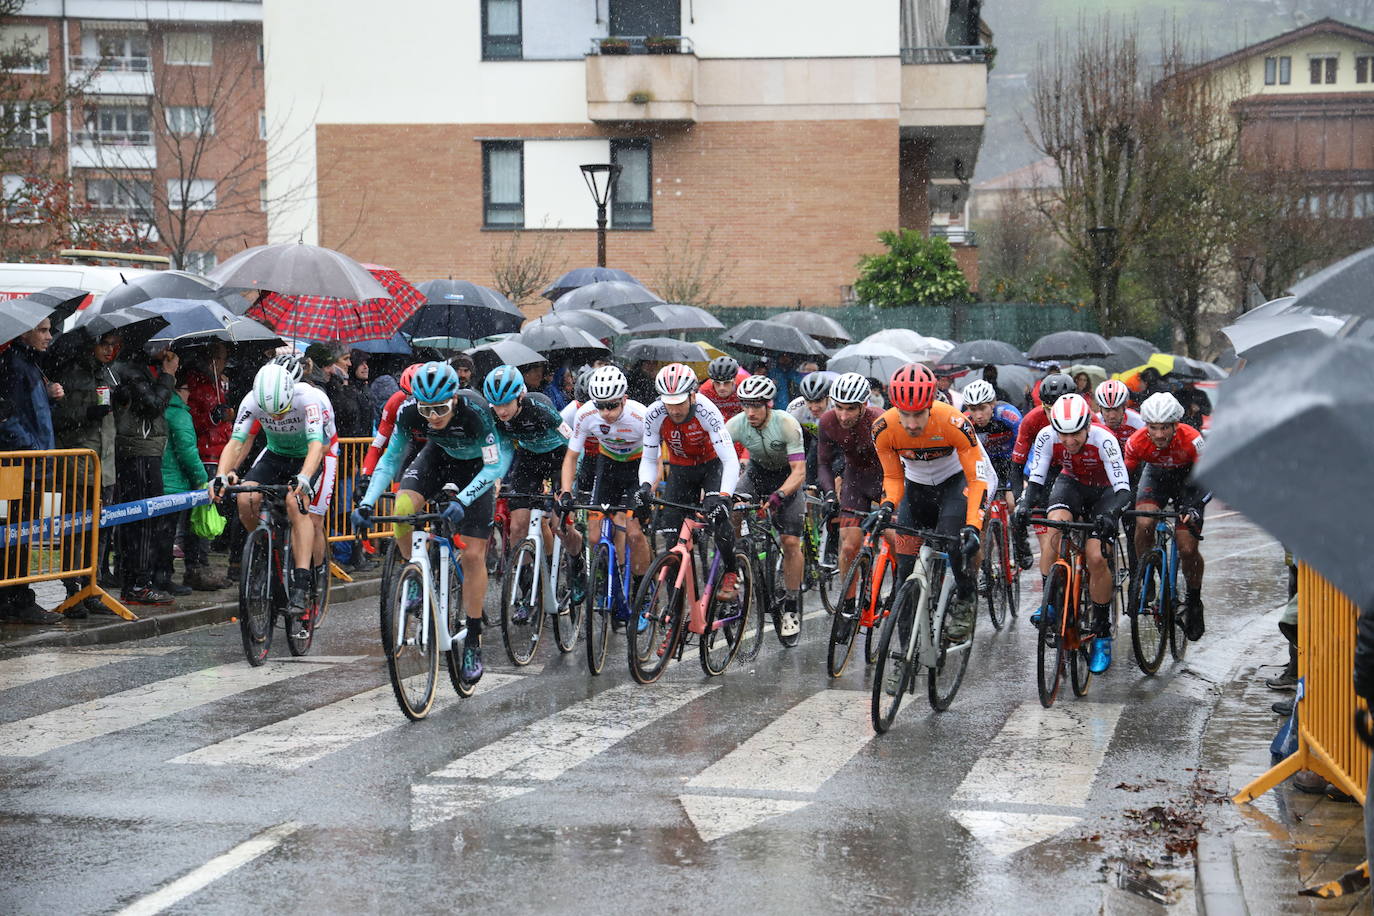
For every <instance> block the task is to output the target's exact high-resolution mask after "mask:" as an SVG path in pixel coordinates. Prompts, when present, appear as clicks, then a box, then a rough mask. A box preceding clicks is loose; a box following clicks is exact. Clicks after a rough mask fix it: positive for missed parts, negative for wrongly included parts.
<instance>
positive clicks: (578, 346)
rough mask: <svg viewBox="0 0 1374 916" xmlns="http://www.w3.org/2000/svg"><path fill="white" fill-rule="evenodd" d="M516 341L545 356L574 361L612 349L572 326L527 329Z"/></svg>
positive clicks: (548, 325)
mask: <svg viewBox="0 0 1374 916" xmlns="http://www.w3.org/2000/svg"><path fill="white" fill-rule="evenodd" d="M514 339H515V340H517V341H519V342H520V343H522V344H524V345H525V346H527V347H529V348H530V349H531V350H537V351H538V352H540V353H542V354H544V355H545V356H552V355H553V354H555V353H558V354H561V355H564V356H567V357H568V358H574V359H575V358H577V357H578V356H582V357H590V356H591V355H592V354H596V353H608V352H610V349H611V348H610V347H608V346H606V345H605V344H603V343H602V342H601V341H599V340H597V339H596V338H595V337H593V336H592V335H591V334H588V333H587V332H586V331H584V330H582V329H581V328H574V327H572V326H570V325H558V324H546V325H543V326H541V327H537V328H526V329H525V330H523V331H521V332H520V333H519V334H518V335H516V337H515V338H514Z"/></svg>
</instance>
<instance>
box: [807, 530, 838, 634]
mask: <svg viewBox="0 0 1374 916" xmlns="http://www.w3.org/2000/svg"><path fill="white" fill-rule="evenodd" d="M819 515H820V514H819V513H815V515H814V516H813V520H812V526H813V529H814V530H815V531H816V532H817V534H816V540H815V542H814V543H812V541H811V539H810V538H807V545H808V546H807V549H808V551H809V555H808V556H807V562H806V568H807V570H808V573H809V574H810V575H811V576H812V577H813V578H814V580H815V582H816V591H818V592H820V595H821V607H823V608H825V612H826V613H827V614H833V613H835V609H836V608H837V607H838V606H839V603H840V595H841V594H843V592H841V591H840V590H839V588H840V567H839V566H838V565H837V564H836V563H827V562H826V559H825V555H824V549H823V547H822V538H821V532H824V530H825V522H824V521H822V520H821V519H820V517H819Z"/></svg>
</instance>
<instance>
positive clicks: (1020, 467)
mask: <svg viewBox="0 0 1374 916" xmlns="http://www.w3.org/2000/svg"><path fill="white" fill-rule="evenodd" d="M1077 387H1078V386H1077V385H1075V384H1074V381H1073V379H1071V378H1069V377H1068V376H1067V375H1065V374H1064V373H1062V372H1059V373H1055V374H1053V375H1047V376H1045V377H1044V378H1042V379H1041V380H1040V384H1039V385H1037V386H1036V387H1035V391H1036V393H1038V394H1039V395H1040V403H1039V404H1037V405H1036V406H1035V407H1032V408H1031V409H1030V410H1028V411H1026V415H1025V416H1023V417H1022V418H1021V425H1020V426H1019V427H1018V428H1017V430H1016V444H1015V445H1014V446H1012V449H1011V466H1012V473H1013V474H1020V475H1021V477H1022V479H1023V480H1024V478H1025V476H1026V473H1027V472H1026V467H1027V462H1029V461H1030V459H1031V457H1032V455H1031V453H1032V452H1033V451H1034V448H1035V442H1036V439H1037V437H1039V435H1040V431H1041V430H1043V429H1044V428H1045V427H1047V426H1049V425H1050V408H1052V407H1053V406H1054V402H1055V401H1057V400H1058V399H1059V398H1061V397H1063V396H1064V395H1066V394H1072V393H1073V392H1074V390H1075V389H1076V388H1077ZM1058 473H1059V471H1058V468H1054V469H1053V470H1052V471H1051V473H1050V476H1049V479H1048V481H1047V485H1048V484H1052V483H1054V478H1055V476H1057V475H1058ZM1036 532H1037V537H1038V539H1039V541H1040V550H1041V555H1042V556H1043V554H1044V550H1045V538H1046V536H1047V531H1046V529H1043V528H1039V527H1037V528H1036ZM1012 534H1013V535H1015V538H1016V562H1017V565H1019V566H1020V567H1021V568H1022V569H1030V567H1031V562H1033V558H1032V557H1031V552H1030V538H1029V536H1028V535H1027V534H1026V529H1025V527H1024V526H1018V525H1013V526H1012Z"/></svg>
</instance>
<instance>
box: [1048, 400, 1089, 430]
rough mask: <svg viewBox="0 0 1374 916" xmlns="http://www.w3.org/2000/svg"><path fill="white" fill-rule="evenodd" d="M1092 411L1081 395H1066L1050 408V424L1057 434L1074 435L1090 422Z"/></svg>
mask: <svg viewBox="0 0 1374 916" xmlns="http://www.w3.org/2000/svg"><path fill="white" fill-rule="evenodd" d="M1092 415H1093V414H1092V409H1091V408H1090V407H1088V400H1087V398H1085V397H1083V395H1081V394H1076V393H1075V394H1066V395H1064V396H1063V397H1061V398H1060V399H1059V400H1057V401H1055V402H1054V406H1053V407H1051V408H1050V424H1051V425H1052V426H1053V427H1054V431H1055V432H1057V433H1076V432H1081V431H1082V430H1085V429H1087V428H1088V424H1089V423H1091V422H1092Z"/></svg>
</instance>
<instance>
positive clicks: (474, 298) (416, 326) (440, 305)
mask: <svg viewBox="0 0 1374 916" xmlns="http://www.w3.org/2000/svg"><path fill="white" fill-rule="evenodd" d="M417 288H418V289H419V291H420V292H421V293H423V294H424V297H425V299H424V304H423V305H422V306H421V307H420V310H419V311H417V312H416V313H415V314H414V315H412V316H410V319H409V320H408V321H406V323H405V325H404V326H403V328H402V330H404V331H405V332H406V333H407V334H409V335H410V336H411V337H412V338H414V337H448V338H460V339H463V340H467V341H475V340H481V339H482V338H483V337H490V336H491V335H492V334H506V333H510V332H513V331H518V330H520V324H521V322H523V321H524V320H525V315H524V313H523V312H521V311H520V309H519V307H518V306H516V305H515V303H513V302H511V301H510V300H509V299H507V298H506V297H505V296H503V295H501V294H500V293H499V292H497V291H496V290H494V289H491V288H490V287H486V286H479V285H478V284H476V283H468V282H467V281H465V280H426V281H425V282H424V283H421V284H420V285H419V287H417ZM467 345H468V344H463V346H467Z"/></svg>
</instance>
